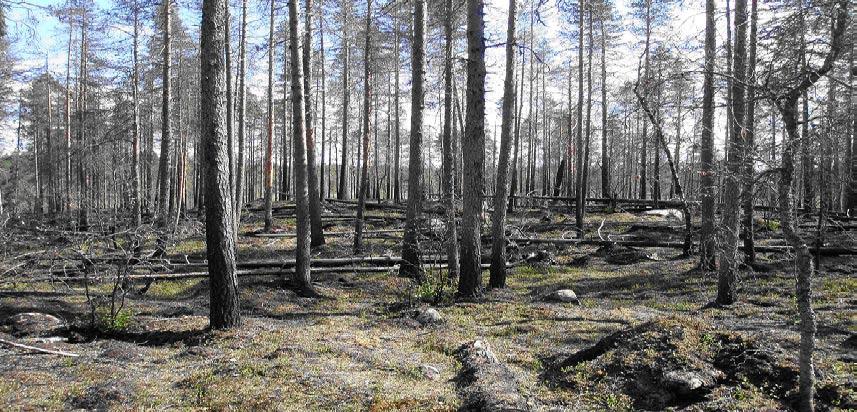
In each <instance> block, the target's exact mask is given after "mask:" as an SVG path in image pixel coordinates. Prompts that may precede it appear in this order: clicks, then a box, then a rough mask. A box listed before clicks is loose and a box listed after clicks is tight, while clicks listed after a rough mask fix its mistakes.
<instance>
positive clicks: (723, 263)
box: [717, 0, 747, 305]
mask: <svg viewBox="0 0 857 412" xmlns="http://www.w3.org/2000/svg"><path fill="white" fill-rule="evenodd" d="M746 44H747V0H735V47H734V50H735V54H734V67H733V69H734V70H733V73H734V76H735V81H733V82H732V115H733V116H734V117H733V118H732V119H730V126H731V128H732V133H731V135H730V141H729V153H728V157H727V160H726V176H725V178H726V180H725V186H724V192H725V193H724V194H723V199H724V206H723V218H722V219H723V222H722V225H721V226H722V231H723V232H722V235H723V236H722V239H721V241H720V253H719V254H720V267H719V275H718V279H717V303H719V304H721V305H729V304H732V303H734V302H735V301H736V300H737V291H736V288H737V283H738V268H737V264H738V261H737V256H736V255H737V253H738V206H739V205H738V202H739V200H740V199H739V197H740V194H741V193H740V190H741V188H740V175H741V170H742V164H743V161H742V159H741V158H742V154H743V151H744V146H743V142H742V140H743V136H744V132H745V125H744V122H743V119H744V113H745V109H744V108H745V98H746V88H745V84H746V83H745V82H746V71H745V70H746V57H747V55H746Z"/></svg>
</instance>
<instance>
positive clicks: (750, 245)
mask: <svg viewBox="0 0 857 412" xmlns="http://www.w3.org/2000/svg"><path fill="white" fill-rule="evenodd" d="M757 10H758V5H757V0H750V44H749V52H748V55H747V79H746V81H747V113H746V114H745V119H744V127H745V133H744V165H743V168H744V173H743V175H742V186H743V187H742V194H741V208H742V210H743V214H742V222H741V229H742V235H743V237H744V262H745V263H746V264H747V265H753V264H755V263H756V251H755V249H754V246H755V242H754V239H753V237H754V234H753V201H754V200H755V193H754V190H755V188H754V184H753V182H754V178H755V173H754V165H755V161H756V143H755V137H754V135H755V130H756V125H755V123H756V40H757V37H758V29H757V26H756V23H757V19H758V11H757Z"/></svg>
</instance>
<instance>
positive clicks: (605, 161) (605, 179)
mask: <svg viewBox="0 0 857 412" xmlns="http://www.w3.org/2000/svg"><path fill="white" fill-rule="evenodd" d="M607 12H608V11H607V10H601V14H600V21H599V28H600V29H601V196H602V197H613V196H612V193H611V188H610V155H609V151H608V149H607V32H606V30H605V29H604V26H605V20H606V18H607ZM676 156H678V152H676Z"/></svg>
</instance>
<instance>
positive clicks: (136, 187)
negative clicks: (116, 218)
mask: <svg viewBox="0 0 857 412" xmlns="http://www.w3.org/2000/svg"><path fill="white" fill-rule="evenodd" d="M133 7H134V10H133V13H134V35H133V40H132V41H133V51H132V55H133V60H134V61H133V63H132V64H133V67H132V69H131V70H132V80H131V82H132V84H131V88H132V89H131V95H132V98H133V100H134V102H133V105H134V113H133V117H134V118H133V120H132V122H133V124H132V131H131V133H132V139H133V140H132V143H131V186H132V188H131V203H132V205H131V207H132V213H133V219H134V226H137V227H139V226H140V225H141V224H142V217H141V215H142V208H141V207H140V198H141V195H140V95H139V93H140V72H139V60H138V56H139V55H138V43H139V38H140V19H139V15H140V5H139V4H138V3H137V0H134V5H133Z"/></svg>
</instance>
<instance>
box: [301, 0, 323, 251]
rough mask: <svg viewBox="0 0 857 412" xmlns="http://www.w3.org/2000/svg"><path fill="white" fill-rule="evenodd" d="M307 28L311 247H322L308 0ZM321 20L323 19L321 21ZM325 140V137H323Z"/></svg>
mask: <svg viewBox="0 0 857 412" xmlns="http://www.w3.org/2000/svg"><path fill="white" fill-rule="evenodd" d="M305 7H306V12H305V15H304V18H305V19H306V27H304V30H305V31H304V49H303V72H304V93H305V94H306V95H305V96H304V106H306V112H305V115H306V130H305V133H306V157H307V184H308V185H309V187H308V189H309V190H308V193H309V215H310V229H311V230H310V231H311V240H310V246H311V247H313V246H321V245H323V244H324V232H323V231H322V228H321V199H320V198H319V187H318V171H317V170H316V168H315V136H314V132H315V129H314V128H313V123H312V122H313V117H312V99H310V96H311V93H310V90H312V87H310V85H311V84H312V13H313V11H312V10H313V5H312V0H306V4H305ZM319 20H321V19H319ZM322 138H323V136H322Z"/></svg>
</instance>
